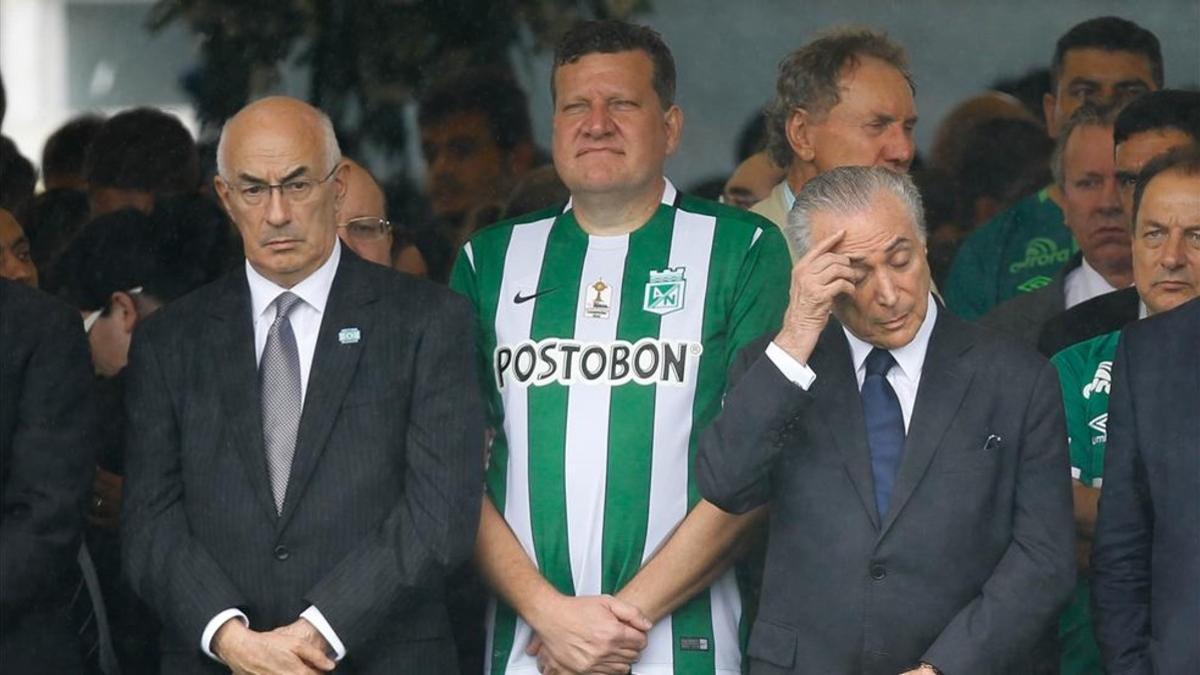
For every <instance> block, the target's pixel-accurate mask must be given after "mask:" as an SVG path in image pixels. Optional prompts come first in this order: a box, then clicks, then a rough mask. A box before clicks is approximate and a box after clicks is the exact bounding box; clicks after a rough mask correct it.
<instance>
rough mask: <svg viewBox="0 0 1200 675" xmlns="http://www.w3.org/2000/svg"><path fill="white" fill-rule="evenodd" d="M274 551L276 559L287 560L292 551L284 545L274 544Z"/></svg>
mask: <svg viewBox="0 0 1200 675" xmlns="http://www.w3.org/2000/svg"><path fill="white" fill-rule="evenodd" d="M274 552H275V559H276V560H287V559H288V557H289V556H291V555H292V552H291V551H289V550H288V549H287V547H286V546H276V547H275V551H274Z"/></svg>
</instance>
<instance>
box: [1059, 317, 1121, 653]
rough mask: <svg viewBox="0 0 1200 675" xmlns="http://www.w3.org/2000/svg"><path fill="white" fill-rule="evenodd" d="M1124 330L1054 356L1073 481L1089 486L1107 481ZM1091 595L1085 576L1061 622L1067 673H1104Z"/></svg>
mask: <svg viewBox="0 0 1200 675" xmlns="http://www.w3.org/2000/svg"><path fill="white" fill-rule="evenodd" d="M1120 338H1121V332H1120V331H1114V332H1112V333H1108V334H1105V335H1101V336H1098V337H1094V338H1092V339H1090V340H1085V341H1083V342H1080V343H1078V344H1075V345H1072V346H1070V347H1067V348H1066V349H1064V350H1062V351H1061V352H1059V353H1058V354H1055V355H1054V358H1052V359H1051V362H1052V363H1053V364H1054V367H1055V368H1057V369H1058V379H1059V383H1060V384H1061V385H1062V391H1063V407H1064V411H1065V412H1066V416H1067V436H1068V437H1069V439H1070V440H1069V444H1070V448H1071V477H1072V478H1074V479H1075V480H1078V481H1079V482H1081V483H1083V484H1084V485H1086V486H1088V487H1095V488H1098V487H1100V486H1101V484H1102V483H1103V475H1104V446H1105V444H1106V442H1107V441H1108V396H1109V387H1110V386H1111V384H1112V362H1113V357H1114V356H1116V353H1117V342H1118V341H1119V340H1120ZM1090 605H1091V592H1090V587H1089V585H1088V580H1087V577H1083V576H1081V577H1080V578H1079V581H1078V583H1077V584H1076V587H1075V595H1074V596H1073V597H1072V598H1071V604H1069V605H1067V608H1066V610H1064V611H1063V615H1062V618H1061V619H1060V621H1059V638H1060V641H1061V643H1062V645H1061V646H1062V661H1061V672H1062V674H1063V675H1093V674H1094V675H1100V674H1102V673H1103V672H1104V669H1103V667H1102V666H1101V665H1100V648H1099V646H1098V645H1097V644H1096V636H1095V633H1094V631H1093V628H1092V615H1091V606H1090Z"/></svg>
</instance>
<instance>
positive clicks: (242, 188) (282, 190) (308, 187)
mask: <svg viewBox="0 0 1200 675" xmlns="http://www.w3.org/2000/svg"><path fill="white" fill-rule="evenodd" d="M341 165H342V163H341V162H337V163H336V164H334V165H333V168H332V169H330V170H329V173H327V174H325V177H324V178H322V179H321V180H316V179H313V178H293V179H291V180H286V181H284V182H282V183H251V184H249V185H241V184H236V183H234V182H233V181H226V182H228V183H229V184H230V185H232V186H233V188H234V190H235V191H236V192H237V195H238V198H239V199H241V200H242V203H243V204H245V205H246V206H261V205H263V204H264V203H266V202H268V201H270V199H271V191H272V190H274V189H275V188H279V194H281V195H283V197H284V199H286V200H288V202H290V203H292V204H300V203H303V202H304V201H306V200H307V199H308V198H309V197H311V196H312V194H313V188H315V187H316V186H318V185H320V184H322V183H324V182H326V181H328V180H329V179H330V178H332V177H333V174H334V172H335V171H337V170H338V167H339V166H341Z"/></svg>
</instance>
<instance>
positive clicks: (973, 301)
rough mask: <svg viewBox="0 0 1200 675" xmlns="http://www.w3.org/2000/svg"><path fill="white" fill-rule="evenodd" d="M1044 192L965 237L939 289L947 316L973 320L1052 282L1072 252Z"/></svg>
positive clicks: (1059, 211) (1056, 210)
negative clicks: (1022, 294) (942, 285)
mask: <svg viewBox="0 0 1200 675" xmlns="http://www.w3.org/2000/svg"><path fill="white" fill-rule="evenodd" d="M1049 190H1050V188H1043V189H1042V190H1041V191H1040V192H1038V193H1037V194H1034V195H1030V196H1028V197H1026V198H1025V199H1022V200H1021V201H1019V202H1017V203H1016V204H1015V205H1013V207H1012V208H1010V209H1008V210H1007V211H1004V212H1003V213H1000V214H999V215H997V216H996V217H995V218H992V219H991V220H989V221H988V222H986V223H984V224H983V225H982V226H980V228H979V229H978V230H975V231H974V232H972V233H971V235H970V236H968V237H967V239H966V241H964V242H963V244H962V246H961V247H960V248H959V249H958V253H956V254H955V255H954V264H953V265H952V266H951V267H950V273H949V274H948V275H947V277H946V283H945V287H944V288H943V289H942V292H943V293H944V294H945V298H946V307H948V308H949V309H950V311H952V312H954V313H955V314H957V315H958V316H960V317H962V318H964V319H969V320H972V321H974V320H975V319H978V318H979V317H981V316H983V315H984V314H987V313H988V311H990V310H991V309H992V308H993V307H995V306H996V305H999V304H1000V303H1002V302H1004V301H1005V300H1008V299H1009V298H1013V297H1016V296H1017V295H1020V294H1021V293H1028V292H1030V291H1036V290H1037V289H1039V288H1041V287H1043V286H1045V285H1046V284H1048V283H1050V282H1051V281H1053V280H1054V275H1055V274H1056V273H1057V272H1058V270H1059V269H1061V268H1062V266H1063V264H1064V263H1066V262H1067V261H1068V260H1070V258H1071V255H1072V254H1073V253H1075V251H1076V250H1077V248H1078V247H1077V246H1076V245H1075V240H1074V239H1072V237H1071V231H1070V230H1068V229H1067V226H1066V225H1065V224H1064V223H1063V212H1062V209H1060V208H1058V205H1057V204H1055V203H1054V200H1052V199H1050V194H1049Z"/></svg>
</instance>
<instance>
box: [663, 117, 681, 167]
mask: <svg viewBox="0 0 1200 675" xmlns="http://www.w3.org/2000/svg"><path fill="white" fill-rule="evenodd" d="M663 124H664V125H665V126H666V129H667V154H668V155H671V154H674V152H675V150H676V149H677V148H678V147H679V139H680V138H683V110H682V109H681V108H680V107H679V106H677V105H672V106H671V107H670V108H668V109H667V112H666V113H665V114H664V115H663Z"/></svg>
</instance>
